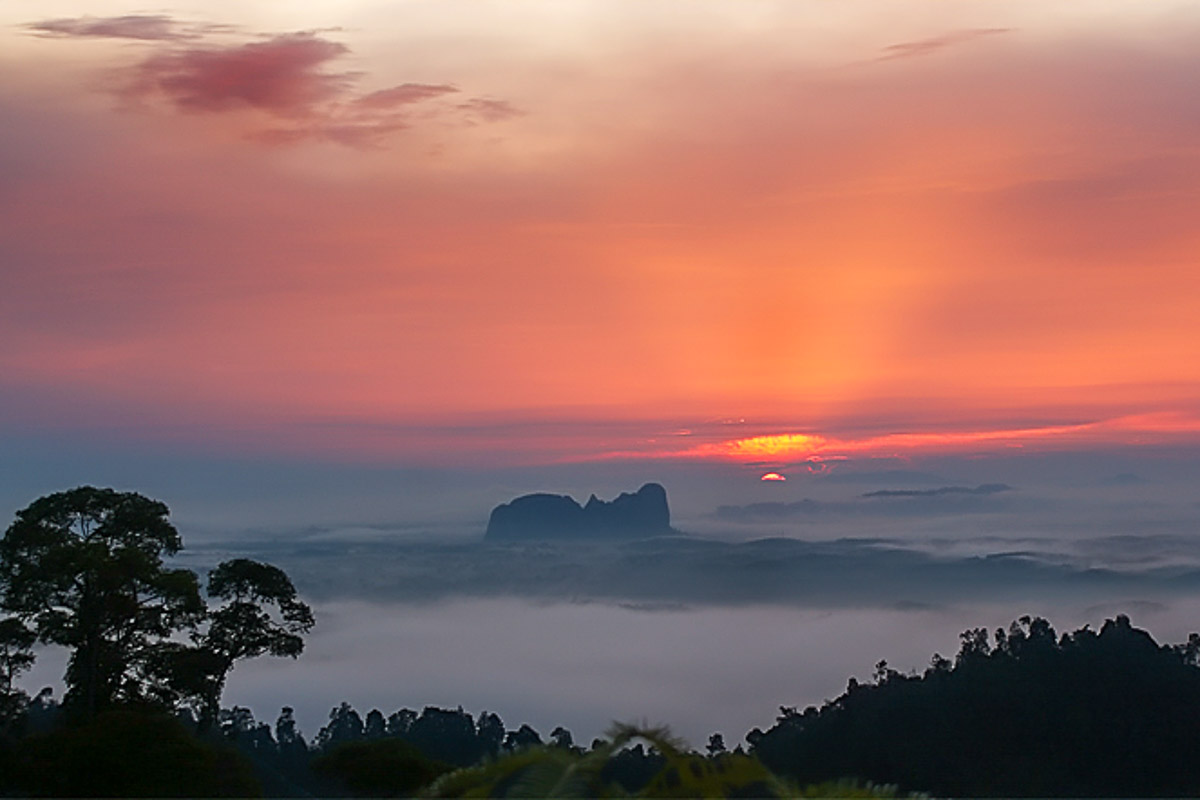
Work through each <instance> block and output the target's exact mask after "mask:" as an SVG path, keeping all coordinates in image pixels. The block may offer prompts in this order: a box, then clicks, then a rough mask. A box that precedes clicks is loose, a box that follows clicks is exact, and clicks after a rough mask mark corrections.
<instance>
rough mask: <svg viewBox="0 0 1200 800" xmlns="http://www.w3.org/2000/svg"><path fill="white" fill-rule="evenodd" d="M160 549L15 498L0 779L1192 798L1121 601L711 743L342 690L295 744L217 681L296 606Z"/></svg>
mask: <svg viewBox="0 0 1200 800" xmlns="http://www.w3.org/2000/svg"><path fill="white" fill-rule="evenodd" d="M181 546H182V543H181V540H180V538H179V536H178V533H177V532H176V531H175V530H174V528H173V527H172V526H171V525H170V523H169V522H168V521H167V509H166V507H165V506H164V505H162V504H161V503H157V502H156V501H151V500H148V499H147V498H144V497H141V496H140V495H136V494H132V493H118V492H113V491H112V490H98V489H93V488H91V487H81V488H80V489H77V490H72V491H71V492H64V493H59V494H56V495H51V496H49V497H46V498H41V499H40V500H38V501H36V502H35V503H34V504H32V505H31V506H29V507H28V508H27V509H24V510H22V511H21V512H19V513H18V515H17V519H16V521H14V522H13V524H12V525H11V526H9V528H8V530H7V532H6V533H5V536H4V538H3V540H0V600H2V603H3V611H4V613H5V615H6V616H4V617H3V618H0V795H3V796H27V795H33V796H255V795H266V796H278V797H302V796H346V797H351V796H406V795H414V794H420V795H422V796H445V797H457V796H463V797H466V796H478V797H483V796H490V797H503V796H511V797H531V796H562V797H571V796H588V797H597V796H627V795H637V796H648V797H697V796H705V797H710V796H724V797H787V796H829V795H836V796H897V795H903V794H906V793H910V792H928V793H932V794H935V795H946V796H1065V797H1071V796H1074V797H1079V796H1197V795H1200V713H1198V712H1200V635H1197V634H1192V635H1191V636H1190V637H1189V638H1188V640H1187V641H1186V642H1183V643H1180V644H1165V645H1160V644H1158V643H1157V642H1155V641H1154V639H1153V638H1152V637H1151V636H1150V634H1149V633H1147V632H1146V631H1144V630H1140V629H1138V628H1136V627H1134V626H1133V624H1132V623H1131V622H1130V620H1129V619H1128V618H1127V617H1126V616H1123V615H1118V616H1116V617H1114V618H1113V619H1109V620H1107V621H1105V622H1104V623H1103V624H1102V625H1101V627H1100V628H1099V629H1098V630H1093V629H1091V628H1090V627H1088V626H1085V627H1083V628H1081V629H1078V630H1076V631H1073V632H1070V633H1064V634H1062V635H1059V634H1058V633H1057V632H1056V631H1055V630H1054V628H1053V627H1052V626H1051V624H1050V623H1049V622H1048V621H1047V620H1045V619H1042V618H1040V617H1031V616H1025V617H1021V618H1020V619H1018V620H1016V621H1015V622H1013V623H1012V624H1011V625H1010V626H1009V627H1007V628H1001V629H996V630H994V631H990V632H989V631H988V630H985V629H982V628H977V629H972V630H968V631H966V632H964V633H963V634H962V636H961V642H960V647H959V650H958V652H957V654H955V655H954V656H953V658H946V657H943V656H941V655H936V654H935V655H934V656H933V657H932V659H931V662H930V666H929V667H928V668H927V669H925V670H924V671H923V672H921V673H916V672H912V673H908V674H904V673H900V672H898V671H896V670H894V669H892V668H890V667H889V666H888V664H887V663H886V662H885V661H881V662H879V663H878V664H877V665H876V668H875V671H874V674H873V676H872V678H871V679H870V680H868V681H864V682H858V681H856V680H854V679H850V681H849V683H848V686H847V689H846V691H845V692H844V693H843V694H842V695H840V696H839V697H837V698H835V699H833V700H830V701H828V702H826V703H825V704H823V705H822V706H820V707H816V706H813V707H809V708H806V709H804V710H803V711H801V710H798V709H796V708H790V707H784V708H781V709H780V714H779V717H778V718H777V719H776V720H775V722H774V724H773V725H772V726H771V727H769V728H768V729H767V730H765V731H764V730H760V729H757V728H756V729H754V730H752V731H750V732H749V733H748V734H746V736H745V744H737V745H736V746H734V747H733V749H732V750H731V749H730V748H729V747H727V745H726V743H725V740H724V737H723V736H722V735H721V734H719V733H714V734H713V735H712V736H710V737H709V740H708V742H707V744H706V746H705V747H703V749H702V751H696V750H693V749H691V748H690V747H689V746H688V745H686V744H684V743H683V742H680V741H678V740H676V739H675V738H673V737H672V736H671V735H670V732H669V731H667V730H666V729H647V728H645V727H644V726H643V727H637V726H628V725H625V726H622V725H614V727H613V728H612V730H610V731H609V732H607V733H606V734H605V736H604V737H601V738H597V739H594V740H592V741H591V742H589V743H586V744H584V743H582V742H576V741H575V740H574V737H573V736H572V734H571V732H570V731H569V730H567V729H566V728H564V727H557V728H555V729H553V730H552V731H550V732H549V734H546V735H543V734H542V733H540V732H539V731H537V730H535V729H533V728H532V727H531V726H529V725H524V724H522V725H516V726H511V727H510V726H509V725H507V724H505V722H504V721H503V720H502V719H501V718H500V717H499V716H498V715H496V714H494V713H489V712H486V711H485V712H482V713H480V714H479V715H478V716H475V715H473V714H472V713H470V712H467V711H465V710H464V709H462V708H457V709H445V708H438V707H433V706H429V707H426V708H424V709H422V710H421V711H416V710H412V709H400V710H398V711H394V712H391V713H386V714H385V713H384V712H383V711H380V710H378V709H371V710H369V711H367V712H366V713H365V714H363V713H360V712H359V711H358V710H356V709H354V708H353V707H351V706H350V705H349V704H347V703H344V702H343V703H339V704H337V705H335V706H334V707H333V708H332V710H331V711H330V714H329V720H328V723H327V724H326V725H325V726H323V727H322V728H321V729H320V730H318V731H316V732H315V733H314V734H313V735H312V736H311V739H309V738H306V737H305V736H304V734H303V733H302V732H301V731H300V730H299V729H298V727H297V725H296V720H295V718H294V714H293V711H292V709H290V708H284V709H283V710H282V711H281V712H280V714H279V715H278V717H277V718H276V719H275V721H274V724H273V725H271V724H268V723H266V722H264V721H259V720H257V719H256V718H255V716H254V714H253V713H252V712H251V710H249V709H247V708H241V707H233V708H222V707H221V704H220V696H221V690H222V688H223V686H224V682H225V679H226V677H227V675H228V674H229V672H230V671H231V670H232V669H233V668H234V666H235V664H236V663H237V662H239V661H240V660H242V659H245V658H251V657H256V656H262V655H274V656H283V657H296V656H298V655H300V653H301V652H302V651H303V646H304V642H303V635H304V634H305V633H307V631H308V630H309V629H310V628H311V627H312V626H313V625H314V624H315V622H316V621H315V620H314V618H313V616H312V613H311V611H310V610H309V609H308V607H307V606H306V605H305V604H304V603H303V602H301V601H300V600H299V598H298V597H297V595H296V592H295V589H294V587H292V585H291V582H290V580H289V579H288V578H287V576H286V575H285V574H284V573H283V572H282V571H281V570H279V569H278V568H275V567H272V566H271V565H268V564H261V563H258V562H253V561H248V560H245V559H234V560H232V561H228V562H224V563H222V564H220V565H218V566H217V567H216V568H215V569H214V570H213V571H212V572H210V573H209V575H208V576H207V577H208V580H207V583H206V584H205V586H206V591H204V592H203V593H202V592H201V585H202V582H201V580H200V576H197V575H194V574H192V573H190V572H188V571H186V570H177V569H171V568H168V567H167V566H166V565H165V563H164V561H163V555H164V554H170V553H172V552H175V551H176V550H178V549H179V548H180V547H181ZM852 635H853V632H852V631H850V632H847V633H846V636H852ZM39 641H40V642H44V643H51V644H58V645H61V646H64V647H66V648H68V649H69V650H70V653H71V656H70V660H69V662H68V667H67V672H66V675H65V676H64V683H65V684H66V687H67V690H66V693H65V695H64V696H63V698H62V699H61V701H60V700H57V699H56V698H54V697H53V696H52V694H51V693H50V692H49V691H48V690H47V691H43V692H41V693H39V694H38V695H37V696H35V697H32V698H31V697H29V696H27V695H26V694H25V693H24V692H23V691H22V690H21V688H20V687H19V685H18V682H17V681H18V678H19V677H20V675H21V674H22V673H23V672H24V671H26V670H27V669H28V668H29V667H30V665H31V664H32V663H33V658H34V655H33V653H34V650H33V647H34V645H35V643H37V642H39ZM797 669H803V664H797ZM698 702H701V703H702V702H703V698H698Z"/></svg>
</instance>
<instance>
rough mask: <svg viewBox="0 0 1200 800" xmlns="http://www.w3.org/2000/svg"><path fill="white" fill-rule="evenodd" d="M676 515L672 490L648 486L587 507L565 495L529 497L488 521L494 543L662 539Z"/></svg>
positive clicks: (593, 500) (593, 499)
mask: <svg viewBox="0 0 1200 800" xmlns="http://www.w3.org/2000/svg"><path fill="white" fill-rule="evenodd" d="M671 532H672V531H671V512H670V510H669V509H668V508H667V492H666V490H665V489H663V487H662V486H660V485H659V484H657V483H647V484H646V485H645V486H643V487H642V488H640V489H638V490H637V491H636V492H635V493H633V494H629V493H628V492H626V493H622V494H621V495H620V496H619V497H618V498H617V499H615V500H611V501H606V500H600V499H598V498H597V497H596V495H592V496H591V497H590V498H588V501H587V504H586V505H582V506H581V505H579V503H577V502H576V501H575V500H574V499H572V498H570V497H568V496H566V495H562V494H527V495H524V496H522V497H518V498H517V499H515V500H513V501H511V502H508V503H504V504H502V505H498V506H496V507H495V508H494V509H492V515H491V517H490V518H489V519H488V526H487V534H486V535H485V536H484V538H485V539H486V540H488V541H510V540H514V539H554V540H559V541H572V540H584V539H602V538H620V537H641V536H662V535H665V534H670V533H671Z"/></svg>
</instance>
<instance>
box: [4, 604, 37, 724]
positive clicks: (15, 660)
mask: <svg viewBox="0 0 1200 800" xmlns="http://www.w3.org/2000/svg"><path fill="white" fill-rule="evenodd" d="M35 641H37V634H36V633H35V632H34V631H33V630H31V629H30V628H28V627H26V625H25V623H23V622H21V620H19V619H17V618H16V617H8V618H7V619H2V620H0V729H2V728H4V727H5V726H7V725H8V724H9V723H11V722H12V721H13V720H15V719H16V718H17V717H18V716H19V715H20V714H21V713H22V712H24V710H25V706H26V704H27V703H28V702H29V697H28V696H27V695H26V694H25V693H24V692H23V691H21V690H20V689H18V688H17V686H16V685H15V683H14V681H15V680H16V679H17V676H19V675H20V674H21V673H22V672H24V671H25V670H27V669H29V668H30V667H31V666H33V660H34V656H33V651H32V650H31V649H30V648H32V647H33V643H34V642H35Z"/></svg>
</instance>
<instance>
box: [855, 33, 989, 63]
mask: <svg viewBox="0 0 1200 800" xmlns="http://www.w3.org/2000/svg"><path fill="white" fill-rule="evenodd" d="M1011 30H1012V29H1011V28H973V29H971V30H963V31H953V32H951V33H946V34H942V35H941V36H932V37H930V38H928V39H918V40H916V41H911V42H898V43H896V44H892V45H888V46H887V47H885V48H883V55H881V56H879V58H878V60H879V61H891V60H894V59H898V58H917V57H920V56H927V55H932V54H934V53H937V52H939V51H941V50H945V49H946V48H948V47H955V46H957V45H960V44H963V43H965V42H969V41H972V40H974V39H979V38H981V37H984V36H995V35H996V34H998V33H1009V32H1011Z"/></svg>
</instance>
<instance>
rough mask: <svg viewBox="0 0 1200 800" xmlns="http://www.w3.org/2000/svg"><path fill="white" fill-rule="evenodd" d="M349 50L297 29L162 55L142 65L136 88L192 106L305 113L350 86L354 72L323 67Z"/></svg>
mask: <svg viewBox="0 0 1200 800" xmlns="http://www.w3.org/2000/svg"><path fill="white" fill-rule="evenodd" d="M347 52H349V48H347V47H346V46H345V45H343V44H339V43H338V42H331V41H329V40H327V39H321V38H320V37H317V36H314V35H312V34H307V33H296V34H287V35H282V36H276V37H274V38H271V39H268V40H267V41H264V42H254V43H251V44H245V45H241V46H238V47H229V48H192V49H187V50H182V51H178V52H168V53H162V54H158V55H154V56H151V57H150V58H148V59H146V60H145V61H144V62H142V64H141V65H140V66H139V67H138V77H139V80H138V83H137V85H136V86H135V89H134V92H135V93H140V94H151V93H156V94H160V95H162V96H164V97H166V98H167V99H168V100H170V101H171V102H172V103H174V104H175V105H176V106H178V107H179V108H183V109H188V110H195V111H228V110H231V109H237V108H240V107H250V108H256V109H260V110H263V111H267V112H269V113H271V114H275V115H278V116H284V117H303V116H308V115H310V114H312V113H314V112H315V111H316V110H317V108H318V106H319V105H320V104H321V103H324V102H326V101H328V100H330V99H333V98H335V97H337V96H338V95H339V94H340V93H342V92H343V91H345V90H346V88H347V86H348V84H349V82H350V80H351V77H352V76H351V75H349V74H348V73H335V74H331V73H326V72H323V71H322V69H321V68H322V67H323V66H324V65H325V64H327V63H328V62H330V61H332V60H334V59H336V58H338V57H339V56H342V55H344V54H346V53H347Z"/></svg>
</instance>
